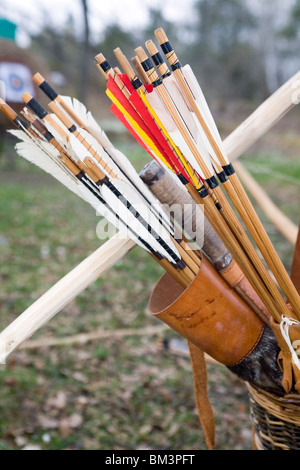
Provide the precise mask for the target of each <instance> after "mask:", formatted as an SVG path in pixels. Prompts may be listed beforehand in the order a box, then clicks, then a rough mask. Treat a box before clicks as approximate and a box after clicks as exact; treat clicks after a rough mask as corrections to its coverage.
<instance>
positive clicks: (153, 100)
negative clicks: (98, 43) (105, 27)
mask: <svg viewBox="0 0 300 470" xmlns="http://www.w3.org/2000/svg"><path fill="white" fill-rule="evenodd" d="M155 36H156V40H157V41H156V42H157V45H156V44H155V42H154V41H152V40H149V41H147V42H146V48H145V49H144V48H143V47H138V48H137V49H136V50H135V53H136V55H135V57H134V58H132V59H131V61H130V62H129V60H128V59H127V58H126V57H125V55H124V54H123V53H122V51H121V49H120V48H117V49H115V50H114V54H115V57H116V59H117V61H118V66H117V67H113V66H111V65H110V64H109V62H108V61H107V60H106V58H105V57H104V55H103V54H101V53H100V54H98V55H97V56H96V58H95V65H96V67H97V69H98V70H99V72H100V73H101V75H102V76H103V77H104V79H105V80H106V84H107V90H106V94H107V96H108V97H109V99H110V100H111V101H112V105H111V111H112V112H113V114H114V115H115V116H116V117H117V119H119V120H120V121H121V122H122V124H123V125H124V126H125V127H126V129H127V130H128V131H129V132H130V133H131V135H132V136H134V138H135V139H136V140H137V141H138V143H139V144H140V145H141V146H142V147H143V148H144V149H145V150H146V152H147V153H148V154H149V155H150V156H151V159H153V161H152V162H151V163H149V164H148V165H147V166H146V167H145V168H144V170H143V171H142V173H141V174H140V175H138V174H137V172H136V171H135V169H134V167H133V166H132V165H131V163H130V162H129V160H128V159H127V158H126V157H125V156H124V155H123V154H122V153H121V152H120V151H118V150H117V149H116V148H115V147H114V146H113V144H112V143H111V142H110V140H109V139H108V137H107V136H106V135H105V133H104V132H103V131H102V129H101V128H100V127H99V125H98V124H97V122H96V120H95V119H94V118H93V116H92V115H91V113H90V112H88V111H87V109H86V108H85V106H84V105H83V104H82V103H80V102H79V101H78V100H77V99H72V98H70V97H66V96H60V95H59V94H58V93H57V92H56V91H55V90H54V89H53V88H52V86H51V85H50V84H49V83H48V82H47V81H46V80H45V79H44V78H43V77H42V76H41V75H40V74H39V73H37V74H36V75H35V76H34V77H33V80H34V82H35V83H36V84H37V85H38V86H39V87H40V89H41V90H42V91H43V92H44V93H45V94H46V96H47V97H48V98H49V100H50V102H49V105H48V106H49V111H47V110H46V109H44V107H42V106H41V104H40V103H38V102H37V101H36V100H35V98H33V97H32V96H31V95H29V94H28V93H25V94H24V95H23V96H22V98H23V100H24V108H23V111H22V112H21V116H19V115H17V114H16V113H15V112H14V110H12V109H11V108H10V107H9V106H8V104H7V103H6V102H5V101H4V100H3V99H1V101H0V108H1V110H2V112H3V113H4V114H5V115H6V116H7V117H8V118H9V119H10V120H11V122H12V123H14V124H15V126H16V127H17V129H15V130H11V131H10V132H11V133H12V134H13V135H15V136H16V137H17V138H18V139H19V140H20V142H19V143H18V144H17V145H16V151H17V153H18V154H19V155H20V156H21V157H23V158H25V159H27V160H29V161H30V162H31V163H33V164H35V165H37V166H39V167H40V168H42V169H43V170H44V171H46V172H47V173H50V174H51V175H52V176H53V177H54V178H56V179H57V180H59V181H60V182H61V183H62V184H63V185H65V186H66V187H67V188H68V189H69V190H71V191H73V192H74V193H75V194H77V195H78V196H79V197H81V198H82V199H83V200H84V201H86V202H87V203H88V204H90V205H91V206H92V207H93V208H94V209H96V210H97V212H98V213H100V214H101V215H103V217H105V218H106V219H107V220H108V221H109V222H110V223H112V224H113V225H114V226H116V227H117V228H118V230H120V231H121V232H124V233H125V234H126V236H127V237H129V238H130V239H131V240H132V241H133V242H134V243H135V244H137V245H139V246H140V247H141V248H142V249H144V250H146V251H147V252H148V253H149V254H150V256H152V257H153V258H154V260H155V261H156V262H158V263H159V264H160V265H161V266H162V267H163V268H164V269H165V271H166V272H167V273H166V274H165V275H164V276H163V277H162V279H161V280H160V281H159V282H158V284H157V285H156V287H155V289H154V291H153V293H152V296H151V299H150V301H149V310H150V312H151V313H152V314H154V315H156V316H157V318H159V319H161V320H162V321H164V322H165V323H167V324H168V325H169V326H170V327H171V328H174V329H175V330H176V331H177V332H179V333H180V334H182V335H183V336H184V337H185V338H186V339H187V340H188V343H189V346H190V351H191V356H193V357H196V356H197V353H196V352H195V351H196V350H197V351H204V352H205V353H207V354H209V355H210V356H212V357H213V358H214V359H216V360H217V361H219V362H221V363H223V364H225V365H226V366H227V367H229V368H230V369H231V370H232V371H233V372H234V373H236V374H238V375H239V376H240V377H241V378H242V379H244V380H245V381H247V382H249V383H251V384H253V385H255V386H257V387H260V388H262V389H265V390H270V391H272V392H273V393H275V394H278V395H283V396H284V395H285V394H286V393H290V392H295V393H297V392H300V361H299V358H298V356H297V353H296V348H295V344H296V343H297V341H298V340H300V330H299V328H300V327H299V325H300V302H299V300H300V298H299V293H298V292H297V290H296V288H295V285H294V284H293V282H292V280H291V278H290V276H289V275H288V273H287V271H286V269H285V267H284V265H283V263H282V262H281V260H280V258H279V256H278V254H277V251H276V250H275V248H274V246H273V245H272V243H271V241H270V239H269V236H268V234H267V233H266V230H265V229H264V226H263V224H262V223H261V221H260V219H259V217H258V215H257V213H256V211H255V209H254V208H253V206H252V203H251V201H250V199H249V197H248V196H247V194H246V192H245V190H244V188H243V186H242V184H241V182H240V180H239V177H238V176H237V173H236V172H235V169H234V166H233V164H232V163H231V162H230V160H229V157H228V155H227V153H226V149H225V145H224V142H223V141H222V139H221V137H220V134H219V132H218V129H217V126H216V124H215V121H214V118H213V116H212V113H211V111H210V108H209V106H208V104H207V102H206V100H205V97H204V94H203V92H202V90H201V87H200V85H199V83H198V81H197V79H196V77H195V75H194V73H193V71H192V69H191V67H190V66H189V65H185V66H182V64H181V63H180V61H179V59H178V57H177V55H176V53H175V51H174V49H173V47H172V45H171V43H170V41H169V40H168V38H167V36H166V34H165V32H164V31H163V30H162V29H161V28H160V29H158V30H156V31H155ZM166 203H167V204H169V205H170V204H173V203H176V204H180V205H181V207H182V208H183V209H184V206H185V205H190V206H191V207H193V208H195V209H199V208H201V209H204V211H202V210H201V213H204V215H203V219H202V220H203V224H202V225H201V227H202V228H200V229H199V230H203V233H202V235H203V237H204V240H203V243H202V244H201V243H200V244H197V242H195V241H193V240H191V237H190V236H189V233H188V230H185V228H184V227H182V223H180V221H179V220H177V219H176V217H175V216H171V215H170V213H168V212H167V211H166V210H165V207H164V204H166ZM191 217H192V218H193V215H191ZM197 229H198V228H197ZM195 348H196V349H195Z"/></svg>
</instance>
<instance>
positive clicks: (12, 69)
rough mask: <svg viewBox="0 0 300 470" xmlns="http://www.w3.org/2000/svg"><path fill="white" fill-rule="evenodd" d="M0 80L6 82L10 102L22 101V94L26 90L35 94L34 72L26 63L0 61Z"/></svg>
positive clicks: (7, 98) (7, 97)
mask: <svg viewBox="0 0 300 470" xmlns="http://www.w3.org/2000/svg"><path fill="white" fill-rule="evenodd" d="M0 80H2V81H3V82H4V83H5V88H6V101H7V102H8V103H21V102H22V98H21V96H22V94H23V93H25V92H26V91H28V92H29V93H30V94H31V95H32V96H35V89H34V86H33V84H32V73H31V70H30V68H29V67H28V66H27V65H26V64H21V63H16V62H0Z"/></svg>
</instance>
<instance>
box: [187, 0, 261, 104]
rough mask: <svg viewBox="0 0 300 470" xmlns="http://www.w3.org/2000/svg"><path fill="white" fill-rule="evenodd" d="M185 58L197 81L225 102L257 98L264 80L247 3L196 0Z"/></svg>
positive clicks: (252, 19)
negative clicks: (191, 30)
mask: <svg viewBox="0 0 300 470" xmlns="http://www.w3.org/2000/svg"><path fill="white" fill-rule="evenodd" d="M194 8H195V15H194V17H193V21H192V22H191V25H190V27H191V29H193V32H194V40H193V41H192V43H191V45H190V46H189V47H188V51H187V57H188V60H189V61H190V63H191V64H192V65H193V68H194V69H195V71H196V73H197V75H198V76H199V79H200V80H201V81H203V82H204V83H206V84H209V86H210V87H212V88H213V90H214V95H215V96H217V95H219V97H221V96H222V97H225V98H232V97H236V98H257V97H259V98H260V95H261V94H264V92H265V80H264V74H263V67H262V63H261V60H260V55H259V52H258V51H257V50H256V48H255V47H254V46H253V42H252V36H253V35H255V31H256V27H257V22H256V18H255V16H254V15H253V14H252V12H251V11H250V10H249V8H248V6H247V2H244V1H241V0H196V2H195V7H194Z"/></svg>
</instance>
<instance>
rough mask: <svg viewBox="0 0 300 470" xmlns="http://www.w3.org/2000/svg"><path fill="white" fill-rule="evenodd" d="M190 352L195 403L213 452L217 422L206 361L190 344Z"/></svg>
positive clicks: (206, 439)
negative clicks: (212, 404)
mask: <svg viewBox="0 0 300 470" xmlns="http://www.w3.org/2000/svg"><path fill="white" fill-rule="evenodd" d="M188 345H189V350H190V360H191V365H192V370H193V377H194V396H195V403H196V407H197V411H198V416H199V419H200V423H201V427H202V429H203V432H204V436H205V441H206V445H207V447H208V449H209V450H213V448H214V444H215V420H214V412H213V409H212V407H211V404H210V401H209V398H208V390H207V385H208V380H207V371H206V361H205V356H204V353H203V351H201V349H199V348H197V346H194V345H193V344H192V343H190V342H188Z"/></svg>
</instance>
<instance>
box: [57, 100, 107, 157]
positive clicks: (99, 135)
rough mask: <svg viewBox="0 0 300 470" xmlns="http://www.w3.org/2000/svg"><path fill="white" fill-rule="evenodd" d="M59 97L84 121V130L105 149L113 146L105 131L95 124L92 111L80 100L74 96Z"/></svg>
mask: <svg viewBox="0 0 300 470" xmlns="http://www.w3.org/2000/svg"><path fill="white" fill-rule="evenodd" d="M61 98H62V100H63V101H64V102H65V103H66V105H67V106H68V107H69V108H70V109H71V110H72V111H73V112H74V113H75V115H76V116H78V117H79V119H80V120H81V121H82V122H83V123H84V125H85V128H86V130H87V131H88V132H89V133H90V134H92V135H93V136H94V137H95V139H97V140H98V141H99V143H100V144H101V145H102V146H103V147H104V148H105V149H106V148H109V147H113V144H112V143H111V141H110V140H109V138H108V137H107V135H106V134H105V132H104V131H103V130H102V129H101V127H100V126H99V125H98V124H97V122H96V120H95V119H94V117H93V115H92V113H91V112H90V111H88V110H87V108H86V107H85V105H84V104H83V103H81V101H79V100H77V99H76V98H71V97H70V96H61Z"/></svg>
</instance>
